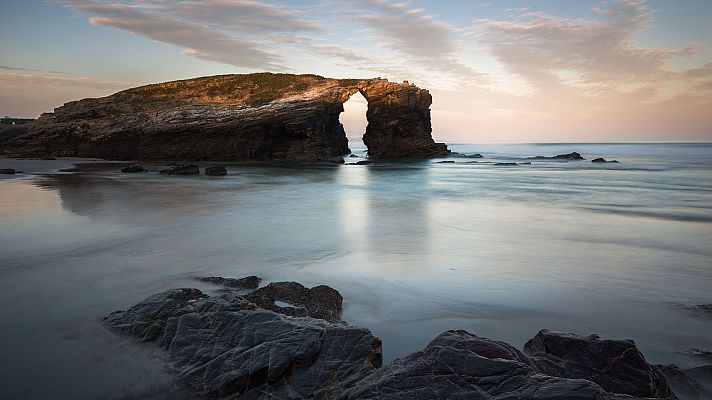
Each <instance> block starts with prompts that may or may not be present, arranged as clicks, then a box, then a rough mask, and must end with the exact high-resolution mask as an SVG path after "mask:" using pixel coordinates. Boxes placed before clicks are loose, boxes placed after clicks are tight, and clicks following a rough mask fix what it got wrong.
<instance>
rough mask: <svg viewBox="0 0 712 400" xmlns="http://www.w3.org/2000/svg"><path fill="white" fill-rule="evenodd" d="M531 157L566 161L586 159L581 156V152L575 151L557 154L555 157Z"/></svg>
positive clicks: (532, 158) (533, 158)
mask: <svg viewBox="0 0 712 400" xmlns="http://www.w3.org/2000/svg"><path fill="white" fill-rule="evenodd" d="M529 159H530V160H565V161H581V160H585V158H583V157H581V154H579V153H577V152H575V151H574V152H572V153H567V154H559V155H555V156H553V157H545V156H536V157H529Z"/></svg>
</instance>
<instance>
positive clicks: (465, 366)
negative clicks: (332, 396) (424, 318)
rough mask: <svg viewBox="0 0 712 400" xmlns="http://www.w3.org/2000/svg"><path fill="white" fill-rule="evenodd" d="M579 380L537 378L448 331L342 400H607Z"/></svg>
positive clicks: (498, 347)
mask: <svg viewBox="0 0 712 400" xmlns="http://www.w3.org/2000/svg"><path fill="white" fill-rule="evenodd" d="M618 398H620V397H618V396H616V395H611V394H609V393H606V392H605V391H604V390H603V389H602V388H601V387H600V386H598V385H596V384H595V383H593V382H591V381H587V380H583V379H566V378H557V377H551V376H546V375H543V374H540V373H538V372H537V371H536V370H535V369H534V368H533V367H532V366H531V365H530V363H529V361H528V360H527V357H526V356H525V355H523V354H522V353H521V352H519V351H518V350H516V349H514V348H513V347H511V346H510V345H508V344H506V343H503V342H497V341H492V340H489V339H485V338H479V337H477V336H474V335H471V334H469V333H467V332H464V331H447V332H444V333H442V334H440V336H438V337H436V338H435V339H434V340H433V341H432V342H430V344H428V346H427V347H426V348H425V349H424V350H422V351H419V352H416V353H412V354H409V355H407V356H405V357H403V358H399V359H397V360H395V361H393V362H391V363H390V364H388V365H387V366H385V367H383V368H381V369H378V370H376V371H374V372H373V373H371V374H370V375H368V376H366V377H365V378H363V379H362V380H360V381H358V382H356V384H355V385H354V386H352V387H350V388H348V389H347V390H346V391H345V392H344V394H343V395H342V396H341V397H340V399H341V400H357V399H364V400H365V399H369V400H370V399H374V400H375V399H387V400H401V399H402V400H406V399H408V400H411V399H413V400H429V399H462V400H465V399H483V400H485V399H487V400H489V399H492V400H495V399H501V400H504V399H511V400H515V399H530V400H536V399H541V400H543V399H547V400H564V399H566V400H577V399H580V400H584V399H585V400H612V399H618Z"/></svg>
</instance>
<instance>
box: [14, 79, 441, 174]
mask: <svg viewBox="0 0 712 400" xmlns="http://www.w3.org/2000/svg"><path fill="white" fill-rule="evenodd" d="M356 92H361V93H362V94H363V96H364V97H365V98H366V100H367V101H368V110H367V113H366V114H367V117H368V122H369V123H368V126H367V128H366V133H365V135H364V137H363V140H364V143H365V144H366V146H367V147H368V153H369V156H371V157H373V158H392V157H416V158H420V157H431V156H440V155H445V154H447V152H448V150H447V146H446V145H445V144H442V143H435V141H434V140H433V138H432V135H431V133H432V129H431V122H430V105H431V104H432V96H431V95H430V93H429V92H428V91H427V90H425V89H420V88H418V87H416V86H415V85H411V84H409V83H408V82H403V83H395V82H389V81H387V80H385V79H329V78H324V77H321V76H318V75H291V74H272V73H256V74H246V75H220V76H209V77H202V78H195V79H188V80H182V81H174V82H166V83H159V84H154V85H146V86H141V87H137V88H133V89H128V90H124V91H121V92H118V93H116V94H113V95H111V96H107V97H102V98H90V99H84V100H79V101H73V102H70V103H67V104H65V105H63V106H61V107H58V108H56V109H55V110H54V112H53V113H45V114H42V116H41V117H40V118H39V119H38V120H37V122H36V123H35V124H34V125H32V128H30V129H29V131H28V132H27V133H25V134H23V135H21V136H18V137H14V138H13V139H10V140H8V141H6V142H4V143H2V146H1V147H0V154H2V153H4V154H5V155H15V156H18V157H45V156H54V157H58V156H68V157H97V158H105V159H115V160H216V161H245V160H292V161H293V160H330V159H333V158H334V157H341V156H343V155H345V154H348V153H349V148H348V139H347V138H346V133H345V131H344V128H343V126H342V125H341V123H340V122H339V114H341V112H342V111H344V107H343V103H344V102H345V101H346V100H348V98H349V97H350V96H351V95H352V94H354V93H356Z"/></svg>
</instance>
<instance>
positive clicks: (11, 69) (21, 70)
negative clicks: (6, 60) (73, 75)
mask: <svg viewBox="0 0 712 400" xmlns="http://www.w3.org/2000/svg"><path fill="white" fill-rule="evenodd" d="M0 69H2V70H5V71H20V72H44V73H48V74H63V72H60V71H45V70H42V69H34V68H22V67H13V66H11V65H0Z"/></svg>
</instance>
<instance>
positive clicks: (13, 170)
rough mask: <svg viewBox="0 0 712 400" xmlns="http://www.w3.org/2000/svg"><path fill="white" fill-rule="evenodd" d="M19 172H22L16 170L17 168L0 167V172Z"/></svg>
mask: <svg viewBox="0 0 712 400" xmlns="http://www.w3.org/2000/svg"><path fill="white" fill-rule="evenodd" d="M17 173H20V171H18V170H16V169H15V168H0V174H5V175H15V174H17Z"/></svg>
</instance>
